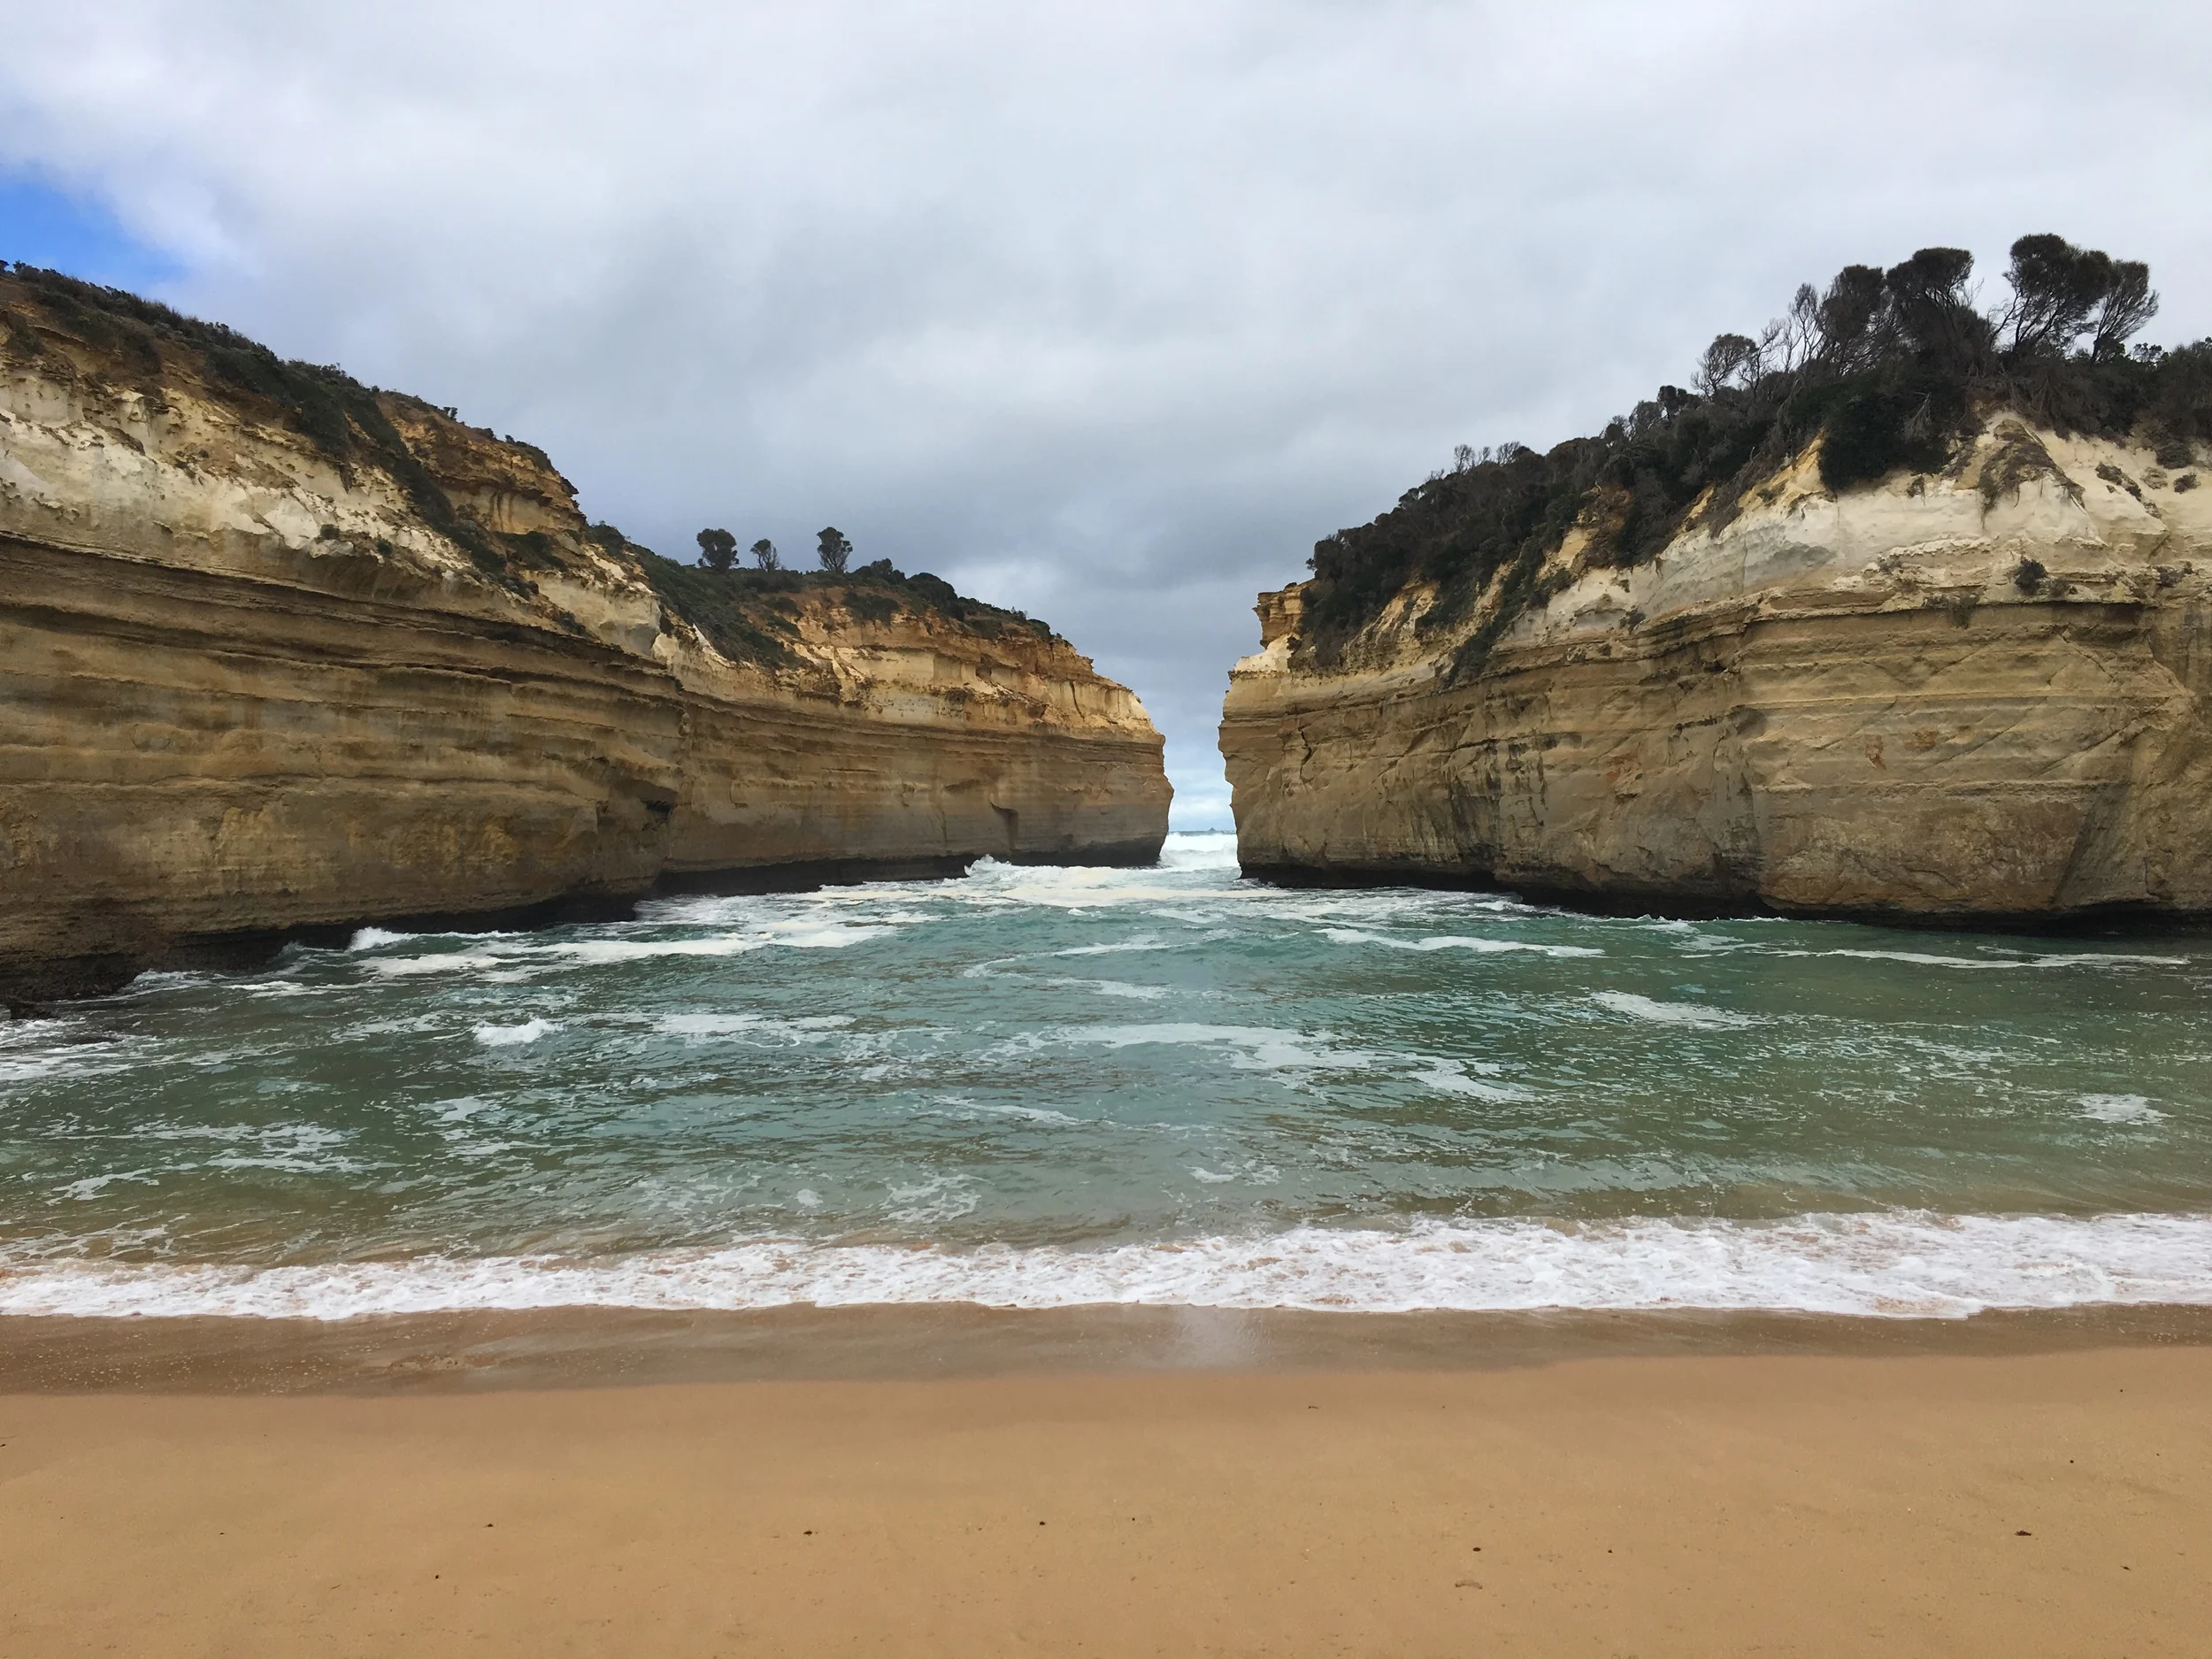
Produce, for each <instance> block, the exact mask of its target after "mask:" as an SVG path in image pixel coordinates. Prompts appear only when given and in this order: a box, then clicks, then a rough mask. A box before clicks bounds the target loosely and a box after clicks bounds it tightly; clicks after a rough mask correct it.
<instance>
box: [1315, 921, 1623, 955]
mask: <svg viewBox="0 0 2212 1659" xmlns="http://www.w3.org/2000/svg"><path fill="white" fill-rule="evenodd" d="M1322 937H1323V938H1325V939H1327V940H1329V941H1331V942H1333V943H1334V944H1339V945H1387V946H1388V947H1389V948H1390V949H1393V950H1472V951H1476V952H1478V953H1479V954H1482V955H1485V956H1490V955H1503V954H1505V953H1507V952H1509V951H1516V950H1525V951H1531V952H1533V953H1534V954H1536V955H1538V956H1603V955H1604V954H1605V953H1604V952H1603V951H1602V950H1599V949H1595V948H1594V947H1593V946H1589V945H1541V944H1538V943H1536V942H1535V941H1532V940H1526V939H1484V938H1479V937H1477V936H1475V935H1473V934H1468V933H1436V934H1432V935H1431V936H1430V937H1428V938H1426V939H1392V938H1391V937H1389V936H1388V935H1387V934H1385V933H1362V932H1360V931H1359V930H1358V929H1357V928H1353V927H1331V928H1327V929H1325V931H1324V932H1323V934H1322Z"/></svg>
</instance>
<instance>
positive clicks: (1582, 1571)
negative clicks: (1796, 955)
mask: <svg viewBox="0 0 2212 1659" xmlns="http://www.w3.org/2000/svg"><path fill="white" fill-rule="evenodd" d="M95 1323H96V1322H86V1325H88V1326H89V1325H94V1324H95ZM97 1323H99V1324H102V1325H105V1328H106V1335H105V1337H104V1339H103V1340H108V1341H110V1342H113V1341H114V1340H118V1338H117V1334H116V1333H117V1332H118V1330H119V1327H117V1326H115V1325H108V1324H106V1322H97ZM1827 1328H1828V1330H1829V1333H1830V1335H1829V1340H1827V1342H1826V1344H1825V1351H1820V1350H1821V1345H1820V1344H1809V1343H1807V1342H1805V1341H1803V1340H1802V1336H1803V1333H1802V1332H1801V1333H1800V1338H1799V1342H1800V1351H1785V1348H1786V1344H1785V1348H1778V1347H1777V1346H1775V1343H1774V1341H1769V1342H1768V1343H1767V1345H1766V1346H1765V1347H1764V1348H1761V1347H1760V1344H1759V1342H1758V1341H1757V1340H1745V1341H1744V1342H1743V1343H1741V1344H1740V1346H1745V1347H1748V1348H1751V1349H1754V1350H1756V1351H1735V1352H1719V1351H1693V1350H1694V1347H1695V1345H1694V1344H1692V1345H1690V1348H1688V1349H1678V1350H1677V1351H1648V1350H1647V1351H1633V1352H1601V1351H1594V1350H1592V1349H1590V1348H1582V1349H1581V1350H1580V1351H1578V1352H1571V1353H1564V1354H1563V1353H1562V1352H1560V1351H1559V1350H1558V1349H1557V1348H1553V1349H1551V1350H1548V1351H1544V1352H1532V1351H1522V1352H1520V1353H1518V1354H1517V1356H1509V1363H1494V1364H1473V1365H1470V1364H1457V1365H1454V1364H1448V1363H1423V1364H1420V1365H1418V1366H1415V1365H1409V1364H1406V1363H1384V1364H1376V1363H1361V1362H1360V1361H1359V1360H1358V1359H1357V1358H1356V1357H1354V1358H1353V1359H1350V1360H1348V1359H1347V1358H1346V1357H1345V1356H1344V1355H1342V1354H1339V1355H1337V1356H1335V1358H1334V1359H1330V1358H1329V1356H1327V1355H1325V1354H1315V1355H1312V1356H1311V1357H1313V1358H1314V1359H1315V1361H1316V1363H1311V1364H1310V1365H1307V1366H1305V1367H1303V1368H1300V1367H1296V1366H1276V1367H1272V1368H1270V1369H1263V1370H1255V1369H1247V1368H1239V1367H1238V1365H1237V1363H1236V1362H1237V1361H1238V1359H1239V1357H1240V1356H1239V1355H1238V1354H1237V1353H1236V1352H1234V1351H1233V1350H1232V1351H1229V1352H1226V1353H1225V1354H1224V1355H1222V1356H1221V1357H1222V1358H1224V1359H1225V1360H1226V1361H1228V1362H1230V1364H1229V1368H1227V1369H1207V1368H1204V1367H1203V1366H1200V1367H1198V1368H1192V1367H1191V1366H1190V1365H1188V1364H1185V1365H1182V1366H1179V1367H1178V1366H1153V1367H1149V1368H1148V1367H1146V1366H1143V1365H1131V1366H1123V1367H1120V1368H1118V1369H1115V1370H1112V1371H1108V1372H1104V1373H1101V1372H1098V1371H1086V1370H1083V1369H1080V1368H1079V1367H1071V1366H1068V1365H1042V1366H1037V1365H1026V1366H1025V1365H1015V1364H999V1365H996V1366H993V1365H983V1364H976V1365H970V1366H968V1367H966V1368H965V1370H964V1371H963V1373H962V1374H956V1375H947V1376H943V1377H928V1376H918V1375H916V1374H914V1369H916V1368H909V1370H908V1371H907V1372H906V1374H903V1375H877V1376H874V1377H872V1378H869V1379H842V1380H839V1379H820V1378H815V1379H809V1380H793V1379H761V1378H757V1377H756V1378H754V1379H723V1380H711V1381H689V1382H675V1381H655V1382H645V1383H638V1384H633V1385H631V1386H610V1384H609V1382H608V1381H607V1380H606V1379H605V1377H604V1376H603V1375H599V1376H595V1375H590V1374H588V1371H589V1368H588V1367H587V1368H586V1369H585V1371H582V1372H577V1371H572V1372H570V1373H569V1374H568V1385H569V1386H557V1387H518V1386H511V1385H512V1382H513V1380H514V1379H513V1378H512V1377H511V1376H509V1377H506V1378H505V1379H503V1380H498V1377H499V1373H498V1371H497V1368H496V1367H492V1368H491V1369H490V1371H488V1372H487V1371H485V1370H484V1368H481V1367H478V1368H475V1369H473V1370H472V1368H470V1367H468V1366H459V1367H454V1366H449V1367H447V1368H445V1369H443V1370H441V1369H439V1368H437V1367H435V1366H430V1365H411V1366H403V1367H402V1368H401V1369H399V1370H398V1371H388V1372H386V1373H384V1380H383V1383H382V1385H381V1386H373V1387H365V1386H360V1383H361V1378H362V1376H363V1374H364V1373H363V1372H362V1371H361V1370H360V1368H359V1367H358V1366H355V1367H354V1369H353V1370H351V1371H349V1370H347V1368H346V1366H345V1365H343V1364H337V1363H333V1364H332V1365H331V1366H329V1367H326V1371H324V1372H323V1373H321V1378H322V1381H321V1384H320V1385H319V1386H318V1387H317V1388H316V1389H314V1390H311V1391H307V1392H288V1393H287V1392H272V1391H271V1390H270V1389H269V1388H268V1387H267V1386H240V1387H234V1388H231V1389H229V1390H228V1391H227V1392H216V1393H208V1392H180V1391H177V1388H176V1385H177V1384H178V1383H180V1382H181V1383H184V1384H186V1385H188V1386H190V1387H194V1388H204V1387H206V1386H210V1385H209V1379H208V1376H207V1374H206V1373H205V1372H204V1371H203V1372H202V1373H201V1374H199V1375H198V1376H197V1377H196V1378H194V1377H190V1376H183V1375H180V1374H179V1373H175V1372H172V1373H170V1383H169V1384H168V1385H166V1386H163V1385H161V1384H160V1383H159V1381H158V1379H150V1377H149V1376H148V1375H145V1374H141V1375H138V1376H137V1377H136V1378H135V1380H134V1379H132V1377H131V1376H129V1375H127V1373H128V1371H129V1368H128V1366H124V1367H122V1368H121V1369H120V1370H116V1369H113V1368H112V1367H111V1373H110V1385H109V1387H110V1391H108V1392H86V1391H84V1390H85V1389H86V1388H87V1387H88V1386H91V1387H95V1388H97V1387H100V1386H103V1385H101V1384H99V1383H97V1382H96V1381H94V1380H92V1379H88V1378H86V1377H83V1376H79V1377H77V1378H76V1379H74V1381H73V1383H71V1384H70V1385H69V1387H70V1391H66V1392H49V1393H38V1392H30V1391H28V1390H29V1389H35V1388H37V1387H40V1386H56V1385H57V1383H58V1380H59V1379H57V1378H55V1377H52V1376H50V1377H49V1378H48V1379H46V1380H45V1381H44V1382H30V1381H27V1379H26V1378H25V1376H24V1374H23V1369H22V1367H23V1365H24V1363H26V1362H25V1361H24V1360H23V1357H22V1353H21V1340H20V1337H18V1338H17V1339H16V1340H14V1341H13V1342H12V1343H0V1356H4V1354H5V1352H6V1351H7V1349H8V1348H11V1347H13V1348H15V1350H16V1353H15V1363H14V1364H13V1365H12V1366H11V1367H8V1368H5V1370H6V1375H7V1377H8V1379H10V1380H9V1386H10V1387H12V1389H15V1390H19V1391H18V1392H9V1393H6V1394H0V1652H5V1653H6V1654H8V1655H12V1656H16V1659H42V1656H43V1655H77V1654H111V1653H121V1654H147V1655H151V1654H161V1655H199V1654H207V1655H213V1654H225V1655H259V1654H287V1655H289V1654H309V1653H312V1654H317V1655H355V1654H359V1655H369V1654H378V1655H385V1654H395V1653H405V1654H409V1655H448V1654H452V1655H461V1654H468V1655H552V1654H609V1655H614V1654H622V1655H714V1654H720V1655H798V1654H805V1655H818V1654H854V1655H858V1654H869V1655H878V1654H901V1655H995V1654H1051V1655H1060V1654H1066V1655H1078V1654H1080V1655H1139V1654H1143V1655H1153V1654H1171V1655H1193V1654H1204V1655H1260V1654H1267V1655H1347V1654H1358V1655H1367V1654H1373V1655H1409V1656H1410V1655H1467V1654H1477V1653H1480V1654H1493V1653H1494V1654H1525V1655H1593V1656H1594V1659H1597V1656H1603V1659H1614V1656H1616V1655H1640V1659H1655V1656H1657V1655H1712V1654H1740V1653H1745V1654H1747V1653H1759V1654H1769V1655H1862V1654H1870V1653H1881V1654H1885V1655H2046V1654H2047V1655H2139V1656H2141V1655H2195V1654H2200V1653H2202V1652H2204V1651H2205V1648H2204V1632H2206V1631H2207V1630H2208V1629H2212V1571H2208V1569H2212V1348H2208V1347H2206V1346H2202V1345H2200V1343H2199V1342H2197V1341H2194V1340H2189V1336H2188V1331H2193V1325H2191V1326H2188V1327H2187V1330H2185V1333H2184V1334H2183V1340H2179V1341H2172V1340H2166V1341H2160V1340H2156V1338H2157V1337H2158V1335H2159V1333H2158V1332H2156V1331H2155V1330H2143V1329H2139V1330H2136V1331H2135V1332H2134V1333H2132V1335H2129V1334H2127V1333H2122V1335H2121V1337H2120V1343H2121V1345H2117V1346H2106V1345H2103V1344H2102V1343H2101V1342H2100V1341H2098V1340H2094V1339H2096V1337H2097V1335H2098V1333H2097V1332H2096V1330H2095V1329H2094V1328H2093V1327H2091V1326H2083V1327H2080V1328H2078V1329H2076V1330H2074V1331H2073V1332H2072V1333H2070V1334H2068V1333H2064V1332H2062V1333H2060V1335H2059V1336H2058V1337H2056V1338H2054V1337H2052V1336H2051V1334H2050V1333H2049V1331H2048V1330H2047V1329H2045V1330H2044V1334H2043V1337H2042V1338H2041V1339H2040V1340H2032V1341H2022V1340H2016V1339H2017V1334H2018V1333H2014V1337H2013V1338H2011V1339H2007V1338H2003V1337H2002V1336H2000V1337H1999V1338H1997V1339H1992V1338H1991V1337H1989V1336H1988V1335H1987V1334H1986V1333H1987V1330H1988V1329H1990V1328H1993V1327H1985V1334H1984V1335H1982V1336H1981V1337H1978V1338H1975V1337H1970V1335H1968V1334H1954V1335H1953V1336H1951V1337H1949V1338H1947V1339H1943V1340H1930V1341H1926V1342H1921V1343H1918V1344H1914V1343H1910V1342H1907V1343H1903V1344H1902V1345H1901V1344H1900V1343H1899V1341H1898V1340H1897V1339H1896V1338H1895V1337H1894V1336H1893V1335H1883V1334H1882V1333H1880V1331H1879V1329H1878V1328H1877V1329H1876V1330H1875V1331H1874V1332H1872V1333H1869V1332H1865V1331H1863V1330H1859V1331H1855V1332H1851V1331H1839V1330H1837V1329H1836V1328H1835V1327H1834V1324H1833V1322H1828V1325H1827ZM236 1329H237V1327H236V1326H233V1330H234V1331H235V1330H236ZM1961 1329H1962V1328H1957V1327H1955V1332H1958V1331H1960V1330H1961ZM326 1334H327V1333H326ZM786 1334H789V1333H786ZM910 1334H911V1333H910ZM416 1335H417V1340H418V1343H419V1345H420V1344H421V1342H422V1341H423V1340H424V1339H422V1338H421V1333H419V1332H418V1333H416ZM1738 1335H1739V1337H1743V1336H1744V1333H1742V1332H1739V1333H1738ZM2105 1335H2106V1337H2107V1338H2109V1337H2110V1336H2111V1333H2109V1332H2108V1333H2105ZM447 1337H448V1340H446V1341H445V1344H444V1349H445V1351H447V1352H448V1353H450V1352H451V1351H453V1350H454V1349H455V1348H456V1347H457V1344H456V1342H455V1341H454V1340H452V1338H453V1333H447ZM57 1339H58V1333H54V1332H52V1331H49V1332H47V1333H45V1334H44V1336H43V1338H42V1340H40V1341H39V1342H37V1343H36V1344H35V1345H34V1346H35V1347H36V1348H38V1349H39V1351H41V1352H43V1353H45V1354H47V1355H48V1356H50V1357H52V1356H57V1355H58V1356H60V1357H61V1358H62V1359H65V1360H66V1359H67V1358H68V1353H67V1349H68V1344H67V1343H66V1342H65V1341H60V1340H57ZM85 1340H90V1339H88V1338H87V1339H85ZM164 1340H168V1341H169V1342H170V1344H171V1349H172V1358H173V1357H174V1354H175V1352H178V1351H186V1350H189V1349H190V1348H191V1346H192V1345H191V1342H190V1341H188V1340H186V1339H185V1337H184V1335H183V1334H181V1333H169V1335H168V1337H167V1338H165V1339H164ZM204 1340H213V1339H212V1338H205V1339H204ZM355 1340H359V1338H358V1333H356V1335H355ZM472 1340H474V1341H476V1342H477V1344H478V1346H481V1343H482V1342H483V1341H487V1340H504V1341H508V1342H509V1343H510V1344H511V1343H512V1342H513V1341H514V1340H516V1339H515V1336H514V1333H512V1332H507V1333H504V1334H501V1333H496V1332H495V1333H493V1334H492V1335H491V1336H489V1337H487V1336H485V1335H484V1333H482V1332H478V1333H474V1335H473V1336H472ZM1624 1340H1625V1339H1624ZM1638 1340H1643V1341H1646V1342H1648V1341H1649V1340H1651V1339H1650V1338H1649V1335H1648V1331H1647V1333H1646V1336H1645V1337H1644V1338H1640V1339H1638ZM1777 1340H1779V1339H1777ZM389 1341H390V1339H389V1333H387V1339H386V1348H385V1349H380V1350H379V1351H386V1350H387V1349H388V1348H389ZM1946 1341H1947V1342H1948V1343H1949V1344H1950V1346H1949V1347H1948V1348H1946V1347H1945V1342H1946ZM156 1346H157V1347H158V1343H157V1344H156ZM431 1346H432V1347H435V1345H431ZM463 1346H465V1345H463ZM774 1346H780V1344H777V1345H774ZM1461 1346H1462V1347H1463V1345H1461ZM923 1347H925V1348H926V1344H924V1345H923ZM1537 1347H1538V1348H1541V1347H1542V1344H1540V1343H1539V1344H1537ZM594 1351H599V1350H594ZM920 1352H921V1349H920V1348H918V1349H916V1354H917V1355H918V1354H919V1353H920ZM76 1357H77V1360H79V1361H81V1360H83V1359H84V1358H85V1355H84V1354H83V1353H81V1352H80V1353H79V1354H78V1355H77V1356H76ZM1245 1357H1248V1355H1247V1356H1245ZM1381 1357H1383V1358H1384V1359H1386V1360H1389V1359H1391V1358H1392V1357H1393V1356H1390V1355H1388V1354H1384V1355H1383V1356H1381ZM1396 1357H1397V1358H1398V1359H1400V1360H1402V1359H1403V1357H1404V1356H1402V1355H1400V1356H1396ZM1434 1357H1436V1356H1433V1355H1432V1358H1434ZM112 1358H113V1356H112V1355H111V1356H110V1359H111V1360H112ZM142 1358H143V1356H142ZM204 1358H205V1356H204V1355H203V1359H204ZM595 1363H600V1364H602V1365H603V1364H604V1363H605V1361H604V1359H603V1358H602V1360H600V1361H599V1362H595ZM472 1376H479V1377H484V1376H488V1377H490V1378H492V1379H494V1380H488V1381H480V1382H479V1383H478V1384H475V1385H470V1384H468V1383H467V1382H466V1381H465V1379H468V1378H470V1377H472ZM261 1380H262V1382H263V1383H267V1382H268V1381H269V1378H268V1377H267V1375H266V1374H264V1375H263V1376H262V1378H261Z"/></svg>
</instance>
